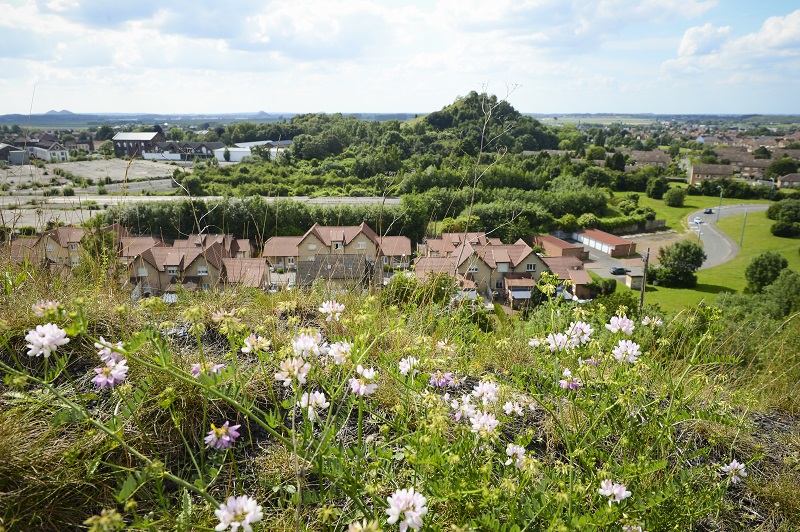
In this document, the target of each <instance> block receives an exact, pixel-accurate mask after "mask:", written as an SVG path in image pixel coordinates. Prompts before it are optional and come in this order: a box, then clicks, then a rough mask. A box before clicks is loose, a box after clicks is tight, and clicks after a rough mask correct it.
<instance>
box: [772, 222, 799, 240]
mask: <svg viewBox="0 0 800 532" xmlns="http://www.w3.org/2000/svg"><path fill="white" fill-rule="evenodd" d="M769 231H770V233H772V234H773V235H775V236H780V237H783V238H792V237H795V236H797V235H800V223H797V222H787V221H786V220H778V221H777V222H775V223H774V224H772V227H770V228H769Z"/></svg>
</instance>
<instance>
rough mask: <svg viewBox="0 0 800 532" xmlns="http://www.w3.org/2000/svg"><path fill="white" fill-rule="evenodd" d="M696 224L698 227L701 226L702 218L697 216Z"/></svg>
mask: <svg viewBox="0 0 800 532" xmlns="http://www.w3.org/2000/svg"><path fill="white" fill-rule="evenodd" d="M694 223H696V224H697V225H700V224H701V223H703V219H702V218H700V217H699V216H695V217H694Z"/></svg>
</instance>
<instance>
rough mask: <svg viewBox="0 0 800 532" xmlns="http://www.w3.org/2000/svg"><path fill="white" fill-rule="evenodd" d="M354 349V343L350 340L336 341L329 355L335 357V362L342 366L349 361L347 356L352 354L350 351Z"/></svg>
mask: <svg viewBox="0 0 800 532" xmlns="http://www.w3.org/2000/svg"><path fill="white" fill-rule="evenodd" d="M352 349H353V344H350V343H348V342H334V343H332V344H331V346H330V349H329V352H328V353H329V355H330V357H331V358H332V359H333V363H334V364H336V365H337V366H341V365H342V364H344V363H345V362H347V357H349V356H350V351H351V350H352Z"/></svg>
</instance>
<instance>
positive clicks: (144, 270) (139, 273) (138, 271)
mask: <svg viewBox="0 0 800 532" xmlns="http://www.w3.org/2000/svg"><path fill="white" fill-rule="evenodd" d="M136 276H137V277H147V268H141V267H140V268H136Z"/></svg>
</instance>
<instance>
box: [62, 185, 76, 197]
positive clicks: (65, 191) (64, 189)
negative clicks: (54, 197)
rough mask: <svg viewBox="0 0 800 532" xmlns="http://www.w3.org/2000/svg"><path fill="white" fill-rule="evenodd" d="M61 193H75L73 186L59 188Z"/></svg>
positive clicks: (67, 194) (66, 194)
mask: <svg viewBox="0 0 800 532" xmlns="http://www.w3.org/2000/svg"><path fill="white" fill-rule="evenodd" d="M61 193H62V194H63V195H65V196H74V195H75V189H74V188H72V187H64V188H63V189H62V190H61Z"/></svg>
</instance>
